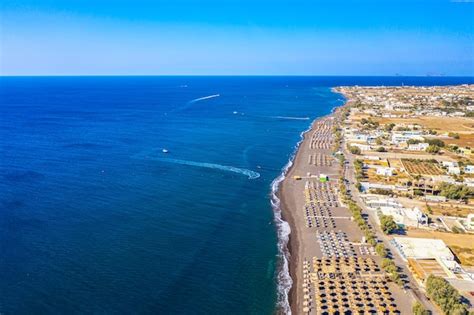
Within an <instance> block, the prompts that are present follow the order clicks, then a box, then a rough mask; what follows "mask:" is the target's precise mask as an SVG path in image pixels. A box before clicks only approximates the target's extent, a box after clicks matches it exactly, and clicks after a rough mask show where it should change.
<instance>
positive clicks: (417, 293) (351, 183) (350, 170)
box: [342, 143, 439, 314]
mask: <svg viewBox="0 0 474 315" xmlns="http://www.w3.org/2000/svg"><path fill="white" fill-rule="evenodd" d="M342 148H343V153H344V156H345V158H346V161H347V164H346V165H345V167H344V170H343V174H344V175H343V176H344V178H345V179H346V180H347V181H348V183H347V184H346V188H347V189H348V190H349V191H350V192H351V196H352V198H353V200H354V201H355V202H356V203H357V204H358V205H359V206H360V207H361V208H362V209H363V212H364V213H366V214H367V215H368V217H369V223H370V225H371V226H372V227H374V230H375V232H376V235H377V238H378V239H379V240H381V241H382V242H383V243H384V245H385V248H387V249H389V250H390V252H391V254H392V257H393V260H394V262H395V264H396V265H397V266H398V267H400V268H401V269H402V273H403V274H405V275H407V276H408V280H409V285H408V287H407V288H406V289H405V291H406V292H407V294H409V295H411V296H412V297H416V299H417V300H419V301H420V302H421V303H422V304H423V305H424V307H425V308H426V309H428V310H430V311H431V312H432V314H438V313H439V312H438V311H437V309H436V308H435V306H434V305H433V304H432V303H431V301H430V300H428V298H427V297H426V295H425V294H424V293H423V292H421V290H420V288H419V287H418V284H417V283H416V281H415V279H413V276H412V275H411V273H410V271H409V270H408V267H407V264H406V262H405V261H404V260H403V259H402V258H401V256H400V254H399V253H398V251H397V250H396V249H395V248H394V246H393V245H392V243H391V242H390V238H389V237H388V236H387V235H385V234H384V233H383V232H382V230H381V229H380V227H379V226H378V224H377V223H376V220H375V218H374V213H373V212H372V211H368V210H367V208H366V207H365V204H364V202H363V201H362V199H361V197H360V194H359V191H358V189H357V188H356V186H355V184H356V182H357V181H356V179H355V171H354V166H353V165H354V160H355V157H354V155H353V154H351V153H349V152H348V151H347V148H346V145H345V143H343V144H342Z"/></svg>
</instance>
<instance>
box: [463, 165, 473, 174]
mask: <svg viewBox="0 0 474 315" xmlns="http://www.w3.org/2000/svg"><path fill="white" fill-rule="evenodd" d="M464 173H466V174H474V165H466V166H465V167H464Z"/></svg>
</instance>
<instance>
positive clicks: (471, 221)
mask: <svg viewBox="0 0 474 315" xmlns="http://www.w3.org/2000/svg"><path fill="white" fill-rule="evenodd" d="M466 228H467V229H469V230H471V231H472V230H474V213H469V214H468V215H467V218H466Z"/></svg>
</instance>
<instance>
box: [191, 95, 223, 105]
mask: <svg viewBox="0 0 474 315" xmlns="http://www.w3.org/2000/svg"><path fill="white" fill-rule="evenodd" d="M219 96H221V95H220V94H213V95H208V96H203V97H199V98H195V99H193V100H191V101H189V102H188V104H192V103H196V102H199V101H204V100H208V99H210V98H214V97H219Z"/></svg>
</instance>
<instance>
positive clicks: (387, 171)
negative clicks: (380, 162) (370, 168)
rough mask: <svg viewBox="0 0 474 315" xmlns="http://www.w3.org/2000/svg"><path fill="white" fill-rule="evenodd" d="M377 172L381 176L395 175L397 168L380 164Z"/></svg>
mask: <svg viewBox="0 0 474 315" xmlns="http://www.w3.org/2000/svg"><path fill="white" fill-rule="evenodd" d="M376 173H377V175H380V176H393V174H394V173H395V169H394V168H393V167H385V166H379V167H377V168H376Z"/></svg>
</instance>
